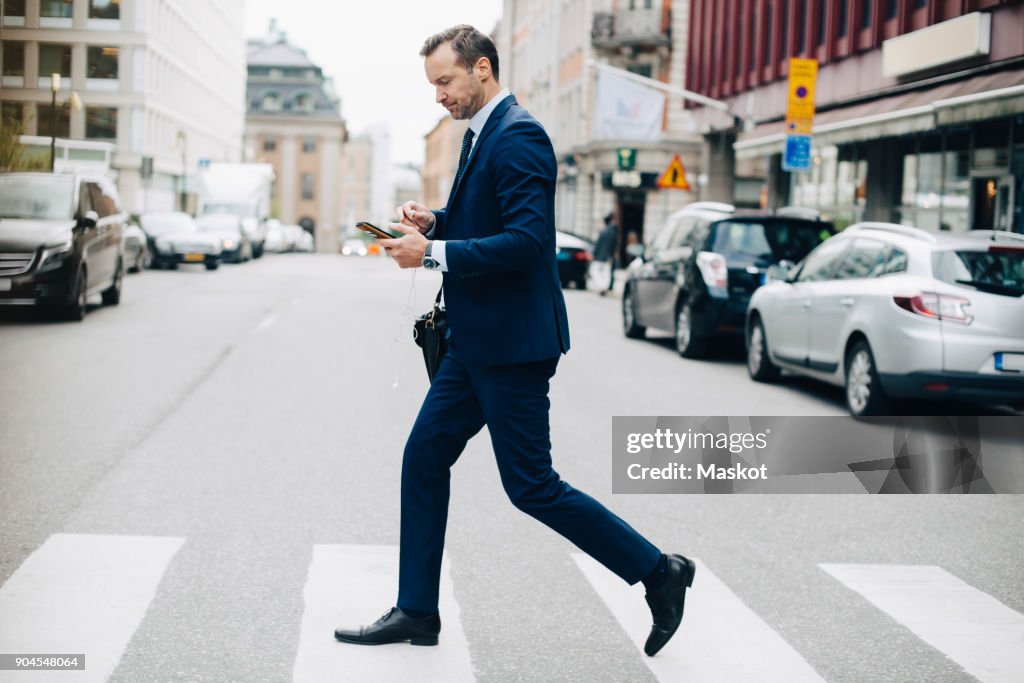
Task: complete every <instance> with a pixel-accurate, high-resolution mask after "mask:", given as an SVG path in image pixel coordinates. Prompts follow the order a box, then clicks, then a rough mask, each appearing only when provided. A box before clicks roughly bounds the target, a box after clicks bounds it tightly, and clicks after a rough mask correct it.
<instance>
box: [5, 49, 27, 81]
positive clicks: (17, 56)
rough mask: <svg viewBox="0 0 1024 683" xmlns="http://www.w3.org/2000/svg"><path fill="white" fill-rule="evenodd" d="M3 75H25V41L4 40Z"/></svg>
mask: <svg viewBox="0 0 1024 683" xmlns="http://www.w3.org/2000/svg"><path fill="white" fill-rule="evenodd" d="M3 54H4V76H24V75H25V43H23V42H21V41H19V40H5V41H4V53H3Z"/></svg>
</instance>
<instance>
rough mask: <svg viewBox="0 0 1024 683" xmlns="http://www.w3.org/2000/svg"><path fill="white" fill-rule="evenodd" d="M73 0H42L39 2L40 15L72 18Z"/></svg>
mask: <svg viewBox="0 0 1024 683" xmlns="http://www.w3.org/2000/svg"><path fill="white" fill-rule="evenodd" d="M71 7H72V0H42V2H40V3H39V16H41V17H59V18H61V19H70V18H71Z"/></svg>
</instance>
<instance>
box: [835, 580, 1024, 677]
mask: <svg viewBox="0 0 1024 683" xmlns="http://www.w3.org/2000/svg"><path fill="white" fill-rule="evenodd" d="M818 566H819V567H821V569H822V570H824V571H825V572H826V573H828V574H829V575H831V576H832V577H834V578H835V579H836V580H837V581H839V582H840V583H842V584H843V585H844V586H846V587H847V588H849V589H851V590H853V591H855V592H857V593H860V594H861V595H862V596H864V598H865V599H866V600H867V601H868V602H870V603H871V604H872V605H874V606H875V607H876V608H878V609H880V610H882V611H883V612H885V613H886V614H888V615H889V616H890V617H892V618H893V619H895V620H896V621H897V622H899V623H900V624H902V625H903V626H905V627H907V628H908V629H910V631H911V632H912V633H913V634H914V635H915V636H917V637H918V638H920V639H921V640H923V641H924V642H926V643H928V644H929V645H931V646H932V647H934V648H935V649H936V650H939V651H940V652H942V653H943V654H944V655H946V656H947V657H949V658H950V659H952V660H953V661H954V662H956V663H957V664H959V665H960V666H962V667H963V668H964V670H965V671H967V673H969V674H971V675H972V676H974V677H975V678H977V679H978V680H979V681H982V682H983V683H1019V682H1020V681H1024V654H1022V653H1024V615H1022V614H1021V613H1020V612H1016V611H1014V610H1012V609H1010V608H1009V607H1007V606H1006V605H1004V604H1003V603H1001V602H999V601H998V600H996V599H995V598H994V597H992V596H991V595H989V594H987V593H984V592H982V591H980V590H978V589H977V588H974V587H972V586H970V585H969V584H967V583H965V582H964V581H962V580H961V579H959V578H957V577H956V576H953V575H952V574H950V573H949V572H947V571H946V570H945V569H942V568H941V567H935V566H926V565H871V564H821V565H818Z"/></svg>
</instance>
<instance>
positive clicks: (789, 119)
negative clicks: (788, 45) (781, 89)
mask: <svg viewBox="0 0 1024 683" xmlns="http://www.w3.org/2000/svg"><path fill="white" fill-rule="evenodd" d="M817 80H818V60H816V59H800V58H798V57H793V58H791V59H790V60H789V103H788V106H787V107H786V133H788V134H790V135H793V134H798V135H810V134H811V129H812V127H813V125H814V86H815V83H816V82H817Z"/></svg>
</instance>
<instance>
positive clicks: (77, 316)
mask: <svg viewBox="0 0 1024 683" xmlns="http://www.w3.org/2000/svg"><path fill="white" fill-rule="evenodd" d="M86 282H87V281H86V278H85V269H84V268H79V269H78V273H77V274H76V275H75V285H74V289H73V290H71V298H70V300H69V301H68V303H67V304H66V305H65V307H64V311H63V314H64V315H63V317H64V318H65V319H66V320H71V321H73V322H80V321H81V320H83V319H84V318H85V311H86V307H87V304H86V295H85V292H86Z"/></svg>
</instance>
